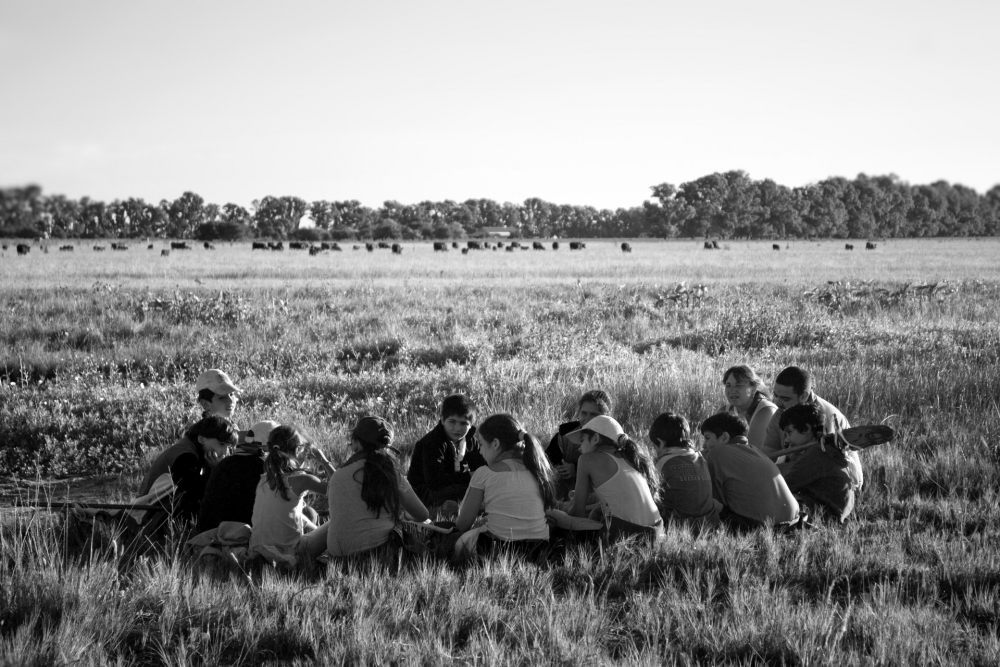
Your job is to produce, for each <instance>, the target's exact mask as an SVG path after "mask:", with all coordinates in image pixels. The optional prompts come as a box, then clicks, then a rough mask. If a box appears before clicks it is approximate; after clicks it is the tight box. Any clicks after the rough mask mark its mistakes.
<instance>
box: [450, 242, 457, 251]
mask: <svg viewBox="0 0 1000 667" xmlns="http://www.w3.org/2000/svg"><path fill="white" fill-rule="evenodd" d="M451 247H452V248H454V249H455V250H458V241H452V242H451Z"/></svg>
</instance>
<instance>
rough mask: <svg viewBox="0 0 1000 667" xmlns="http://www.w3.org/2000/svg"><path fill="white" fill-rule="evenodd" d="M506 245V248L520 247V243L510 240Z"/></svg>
mask: <svg viewBox="0 0 1000 667" xmlns="http://www.w3.org/2000/svg"><path fill="white" fill-rule="evenodd" d="M507 247H508V248H520V247H521V244H520V243H518V242H517V241H511V242H510V245H508V246H507Z"/></svg>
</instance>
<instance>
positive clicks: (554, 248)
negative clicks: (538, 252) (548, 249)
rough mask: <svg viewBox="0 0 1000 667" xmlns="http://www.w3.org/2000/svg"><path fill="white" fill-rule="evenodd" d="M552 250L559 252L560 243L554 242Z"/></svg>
mask: <svg viewBox="0 0 1000 667" xmlns="http://www.w3.org/2000/svg"><path fill="white" fill-rule="evenodd" d="M552 249H553V250H559V241H553V242H552Z"/></svg>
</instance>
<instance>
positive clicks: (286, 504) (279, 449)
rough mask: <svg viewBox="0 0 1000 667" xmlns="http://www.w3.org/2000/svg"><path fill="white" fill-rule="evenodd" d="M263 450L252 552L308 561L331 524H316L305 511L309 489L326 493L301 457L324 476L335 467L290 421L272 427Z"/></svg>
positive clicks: (292, 561) (287, 560)
mask: <svg viewBox="0 0 1000 667" xmlns="http://www.w3.org/2000/svg"><path fill="white" fill-rule="evenodd" d="M267 450H268V451H267V458H266V459H265V460H264V474H263V475H261V476H260V482H259V483H258V484H257V495H256V496H255V498H254V503H253V519H252V521H251V525H252V528H253V532H252V533H251V535H250V551H251V552H255V553H259V554H261V555H263V556H264V557H266V558H268V559H272V560H280V561H282V562H284V563H286V564H287V565H290V566H295V565H298V564H299V562H300V560H301V558H302V556H303V555H304V556H306V557H307V558H308V560H309V561H310V562H312V561H314V560H315V559H316V558H317V557H318V556H319V555H320V554H322V553H323V551H324V549H326V533H327V530H329V528H328V525H329V524H324V525H323V526H322V527H320V528H317V527H316V524H314V523H313V522H312V521H311V520H309V518H307V517H306V516H305V514H303V508H304V507H305V495H306V493H307V492H309V491H312V492H313V493H318V494H320V495H324V494H325V493H326V483H325V482H323V481H322V480H320V479H319V478H318V477H316V476H315V475H311V474H309V473H308V472H306V471H305V470H302V469H301V468H300V466H299V461H300V459H302V458H304V457H306V456H308V457H310V458H312V459H313V460H315V461H317V462H318V463H319V464H320V465H321V466H322V467H323V470H324V471H325V472H326V474H327V475H332V474H333V472H334V468H333V466H332V465H331V464H330V461H329V459H327V458H326V455H325V454H323V452H321V451H320V450H318V449H316V448H315V447H313V446H311V444H310V443H309V442H308V440H306V438H304V437H303V436H302V434H301V433H300V432H299V431H297V430H296V429H295V427H294V426H287V425H285V426H278V427H277V428H275V429H273V430H272V431H271V433H270V435H268V438H267Z"/></svg>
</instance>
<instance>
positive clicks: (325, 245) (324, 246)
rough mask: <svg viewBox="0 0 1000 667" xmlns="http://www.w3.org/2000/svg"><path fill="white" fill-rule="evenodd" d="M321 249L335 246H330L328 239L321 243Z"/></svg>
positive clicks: (329, 248)
mask: <svg viewBox="0 0 1000 667" xmlns="http://www.w3.org/2000/svg"><path fill="white" fill-rule="evenodd" d="M319 249H320V250H332V249H333V248H332V247H331V246H330V244H329V243H327V242H326V241H323V242H322V243H320V244H319Z"/></svg>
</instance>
